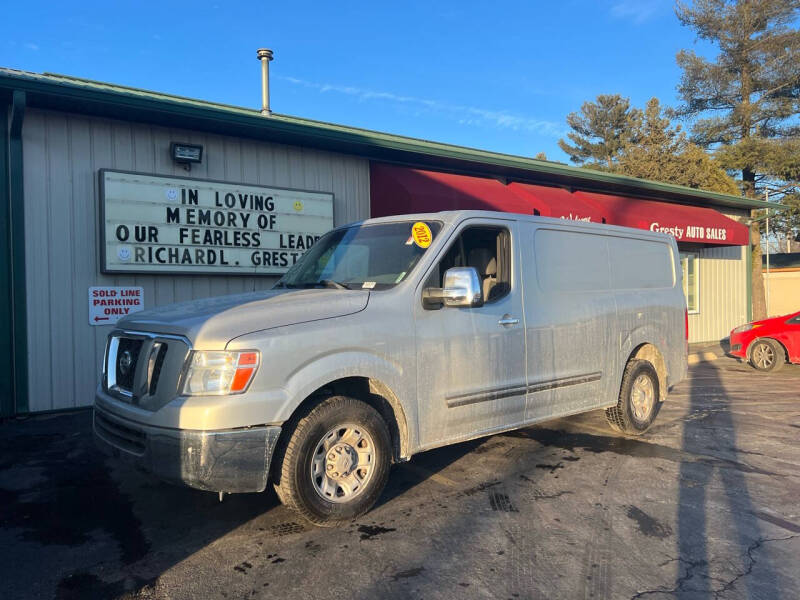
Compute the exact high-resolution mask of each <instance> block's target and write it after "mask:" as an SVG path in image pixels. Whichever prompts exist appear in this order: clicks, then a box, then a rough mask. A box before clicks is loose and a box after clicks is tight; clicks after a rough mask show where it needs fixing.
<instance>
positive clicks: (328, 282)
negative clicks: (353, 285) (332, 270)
mask: <svg viewBox="0 0 800 600" xmlns="http://www.w3.org/2000/svg"><path fill="white" fill-rule="evenodd" d="M317 285H324V286H325V287H327V288H333V289H336V290H349V289H350V288H349V287H347V286H346V285H345V284H343V283H339V282H338V281H334V280H333V279H320V280H319V281H318V282H317Z"/></svg>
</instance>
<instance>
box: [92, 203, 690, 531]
mask: <svg viewBox="0 0 800 600" xmlns="http://www.w3.org/2000/svg"><path fill="white" fill-rule="evenodd" d="M680 277H681V270H680V266H679V262H678V250H677V246H676V244H675V241H674V239H672V238H671V237H668V236H666V235H662V234H658V233H651V232H648V231H642V230H638V229H628V228H622V227H611V226H606V225H596V224H591V223H578V222H572V221H564V220H557V219H549V218H542V217H527V216H522V215H510V214H505V213H491V212H473V211H455V212H443V213H436V214H419V215H406V216H397V217H388V218H380V219H371V220H367V221H364V222H361V223H355V224H353V225H348V226H346V227H341V228H338V229H335V230H333V231H331V232H329V233H327V234H326V235H325V236H323V237H322V238H321V239H320V240H319V241H318V242H317V243H316V244H315V245H314V246H313V247H312V248H311V249H310V250H308V251H307V252H306V254H305V255H304V256H303V257H302V259H301V260H300V261H298V263H297V264H296V265H295V266H294V267H292V269H291V270H290V271H289V272H288V273H286V275H285V276H284V277H283V278H282V279H281V280H280V281H279V282H278V283H277V284H276V285H275V287H274V289H272V290H270V291H266V292H255V293H249V294H243V295H237V296H226V297H220V298H211V299H206V300H197V301H193V302H186V303H182V304H173V305H169V306H164V307H160V308H156V309H153V310H149V311H145V312H139V313H135V314H133V315H131V316H129V317H127V318H125V319H123V320H122V321H120V322H119V325H118V328H117V329H115V330H114V331H113V332H111V334H110V335H109V338H108V344H107V348H106V354H105V360H104V364H103V375H102V381H101V383H100V386H99V388H98V390H97V395H96V399H95V410H94V431H95V437H96V439H97V442H98V444H99V445H100V447H101V448H103V449H104V450H105V451H106V452H107V453H109V454H112V455H115V456H117V457H120V458H123V459H126V460H128V461H131V462H134V463H136V464H137V465H139V466H140V467H142V468H144V469H146V470H148V471H150V472H152V473H154V474H155V475H157V476H159V477H162V478H164V479H167V480H172V481H176V482H181V483H184V484H186V485H189V486H192V487H195V488H199V489H203V490H209V491H216V492H220V493H222V492H259V491H263V490H264V489H265V488H266V487H267V484H268V483H271V484H272V485H274V486H275V489H276V490H277V493H278V496H279V497H280V499H281V501H282V502H283V503H285V504H286V505H288V506H290V507H292V508H294V509H296V510H297V511H299V512H300V513H301V514H302V515H303V516H304V517H305V518H307V519H308V520H310V521H312V522H314V523H317V524H324V525H330V524H335V523H339V522H342V521H346V520H350V519H352V518H354V517H356V516H358V515H360V514H363V513H364V512H366V511H367V510H369V508H370V507H371V506H372V505H373V504H374V502H375V501H376V500H377V499H378V496H379V495H380V494H381V491H382V490H383V488H384V485H385V483H386V480H387V478H388V476H389V469H390V466H391V464H392V463H393V462H396V461H405V460H408V459H409V458H410V457H411V456H413V455H414V454H416V453H418V452H422V451H424V450H428V449H431V448H436V447H437V446H443V445H446V444H453V443H456V442H460V441H464V440H469V439H472V438H476V437H480V436H486V435H490V434H493V433H497V432H501V431H506V430H510V429H515V428H519V427H524V426H526V425H530V424H531V423H537V422H539V421H542V420H545V419H551V418H553V417H561V416H564V415H571V414H575V413H580V412H585V411H590V410H595V409H605V414H606V417H607V419H608V423H609V425H610V426H611V428H612V429H614V430H616V431H619V432H621V433H624V434H634V435H636V434H641V433H643V432H645V431H646V430H647V429H648V427H650V425H651V424H652V422H653V419H654V418H655V416H656V414H657V413H658V410H659V407H660V405H661V402H662V401H663V400H664V399H665V397H666V394H667V391H668V389H669V388H670V387H672V386H673V385H675V384H676V383H678V382H679V381H681V380H682V379H683V378H684V377H685V376H686V372H687V356H686V349H687V347H686V309H685V306H686V304H685V300H684V296H683V292H682V287H681V281H680Z"/></svg>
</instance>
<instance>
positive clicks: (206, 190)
mask: <svg viewBox="0 0 800 600" xmlns="http://www.w3.org/2000/svg"><path fill="white" fill-rule="evenodd" d="M100 208H101V214H102V223H101V232H102V233H101V244H102V246H101V254H102V257H101V259H102V268H103V272H104V273H190V274H197V273H206V274H220V275H229V274H235V273H244V274H258V275H280V274H282V273H285V272H286V271H287V270H288V269H289V267H291V266H292V265H293V264H294V263H295V262H296V261H297V259H298V258H299V257H300V256H301V255H302V254H303V252H305V251H306V249H308V247H309V246H311V245H312V244H313V243H314V242H315V241H316V240H318V239H319V238H320V236H321V235H322V234H324V233H325V232H327V231H328V230H330V229H332V228H333V194H329V193H322V192H306V191H301V190H291V189H283V188H273V187H263V186H253V185H240V184H235V183H224V182H216V181H209V180H204V179H189V178H184V177H162V176H157V175H146V174H141V173H128V172H123V171H110V170H107V169H101V170H100Z"/></svg>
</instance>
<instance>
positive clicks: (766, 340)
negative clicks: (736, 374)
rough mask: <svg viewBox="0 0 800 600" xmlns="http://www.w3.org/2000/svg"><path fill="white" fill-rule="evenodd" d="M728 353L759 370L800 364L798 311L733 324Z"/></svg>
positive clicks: (799, 315) (770, 369)
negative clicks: (788, 364)
mask: <svg viewBox="0 0 800 600" xmlns="http://www.w3.org/2000/svg"><path fill="white" fill-rule="evenodd" d="M730 353H731V354H732V355H734V356H738V357H739V358H743V359H745V360H746V361H749V362H750V364H751V365H753V367H754V368H756V369H758V370H759V371H775V370H777V369H779V368H780V367H782V366H783V364H784V363H786V362H790V363H800V312H796V313H794V314H791V315H783V316H782V317H772V318H770V319H764V320H763V321H754V322H753V323H748V324H747V325H742V326H741V327H737V328H736V329H734V330H733V331H731V351H730Z"/></svg>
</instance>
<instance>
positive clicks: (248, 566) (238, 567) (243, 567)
mask: <svg viewBox="0 0 800 600" xmlns="http://www.w3.org/2000/svg"><path fill="white" fill-rule="evenodd" d="M252 568H253V565H251V564H250V563H249V562H247V561H244V562H242V563H240V564H238V565H236V566H235V567H233V570H234V571H239V572H240V573H247V570H248V569H252Z"/></svg>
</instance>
